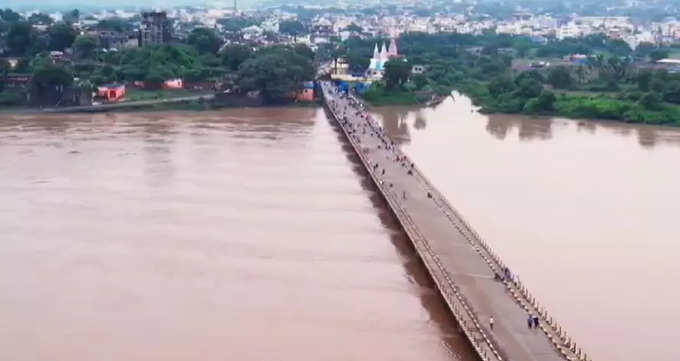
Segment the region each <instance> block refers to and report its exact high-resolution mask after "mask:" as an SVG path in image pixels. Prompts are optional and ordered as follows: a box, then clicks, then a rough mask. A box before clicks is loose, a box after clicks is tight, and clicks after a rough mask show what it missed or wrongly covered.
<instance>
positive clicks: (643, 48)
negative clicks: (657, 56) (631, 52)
mask: <svg viewBox="0 0 680 361" xmlns="http://www.w3.org/2000/svg"><path fill="white" fill-rule="evenodd" d="M655 49H656V45H654V44H653V43H650V42H646V41H643V42H641V43H640V44H638V46H637V47H635V56H637V57H639V58H646V57H648V56H649V54H650V53H651V52H652V51H654V50H655Z"/></svg>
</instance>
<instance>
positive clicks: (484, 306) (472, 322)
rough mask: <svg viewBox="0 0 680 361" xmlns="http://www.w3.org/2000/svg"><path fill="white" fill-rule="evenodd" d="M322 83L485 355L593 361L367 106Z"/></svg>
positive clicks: (335, 114) (487, 360) (490, 359)
mask: <svg viewBox="0 0 680 361" xmlns="http://www.w3.org/2000/svg"><path fill="white" fill-rule="evenodd" d="M321 88H322V90H323V94H324V104H325V106H326V108H327V110H328V112H329V114H330V116H331V117H332V118H333V119H334V120H335V121H337V123H338V125H339V126H340V128H341V129H342V130H343V132H344V134H345V136H346V137H347V139H348V141H349V142H350V143H351V145H352V146H353V148H354V150H355V152H356V154H357V155H358V156H359V158H360V159H361V162H362V163H363V165H364V167H365V168H366V170H367V172H368V174H369V175H370V177H371V178H372V179H373V182H374V183H375V185H376V187H377V188H378V190H379V191H380V192H381V194H382V195H383V197H384V198H385V200H386V201H387V203H388V204H389V206H390V208H391V209H392V211H393V213H394V215H395V216H396V217H397V219H398V220H399V222H400V223H401V225H402V227H403V229H404V231H405V232H406V233H407V234H408V236H409V238H410V239H411V242H412V243H413V246H414V247H415V249H416V251H417V252H418V254H419V256H420V258H421V259H422V261H423V263H424V264H425V266H426V267H427V269H428V271H429V273H430V276H431V277H432V279H433V280H434V282H435V283H436V285H437V288H438V289H439V291H440V293H441V295H442V297H443V298H444V300H445V301H446V303H447V304H448V306H449V309H450V310H451V313H452V315H453V317H455V319H456V321H457V322H458V324H459V326H460V329H461V330H462V332H464V333H465V335H466V336H467V339H468V340H469V341H470V343H471V344H472V347H473V348H474V349H475V351H476V352H477V354H478V355H479V357H480V358H481V359H482V360H484V361H496V360H497V361H503V360H508V361H510V360H511V361H553V360H555V361H557V360H579V361H586V360H590V358H589V357H588V356H587V355H586V354H585V352H584V351H582V350H581V349H580V348H579V347H578V346H577V345H576V343H575V342H574V341H573V340H572V339H571V338H570V337H569V336H568V335H567V333H566V332H565V331H564V330H563V329H562V327H561V326H559V325H558V324H557V322H556V321H555V320H554V319H553V318H552V317H551V316H550V315H549V313H548V312H547V311H546V309H545V308H544V307H543V306H542V305H541V304H540V303H539V302H538V301H537V300H536V299H535V298H534V297H533V296H532V295H531V294H530V293H529V291H528V290H527V289H526V287H524V286H523V285H522V283H521V282H520V281H519V279H518V278H517V277H515V276H514V275H512V273H511V271H510V270H509V269H508V268H507V266H506V265H505V264H504V263H503V262H502V261H501V259H500V258H499V257H498V255H496V254H495V253H494V252H493V251H492V250H491V248H490V247H489V246H488V244H487V243H486V242H485V241H484V240H483V239H482V238H481V237H480V236H479V235H478V234H477V233H476V232H475V231H474V230H473V229H472V228H471V227H470V225H468V224H467V222H465V220H464V219H463V217H462V216H461V215H460V213H458V212H457V211H456V210H455V209H454V208H453V206H451V205H450V204H449V203H448V201H447V200H446V199H445V198H444V196H442V195H441V194H440V193H439V191H437V189H436V188H435V187H434V186H432V184H431V183H430V182H429V181H428V180H427V178H426V177H425V176H424V175H423V174H422V173H421V172H420V171H419V170H418V167H417V166H416V165H415V164H414V163H412V162H411V161H410V160H409V159H408V157H406V156H405V155H404V154H403V153H401V152H400V150H399V149H398V147H396V146H395V144H394V143H393V142H392V140H391V139H389V137H388V136H387V135H386V134H385V133H384V132H383V130H382V128H381V127H380V125H379V124H378V123H377V122H375V121H374V120H373V119H372V118H371V117H370V116H369V115H368V114H367V112H365V111H364V110H363V107H364V106H363V104H362V103H361V102H360V101H359V100H358V99H356V98H354V97H352V96H351V95H350V96H346V95H343V94H340V93H338V92H337V91H336V88H335V87H334V86H333V85H332V83H330V82H322V83H321ZM496 275H498V277H496ZM529 315H534V316H538V318H539V326H538V327H535V328H529V327H528V325H527V324H528V322H527V321H528V318H529ZM491 317H493V319H494V324H493V327H492V326H491V324H490V319H491Z"/></svg>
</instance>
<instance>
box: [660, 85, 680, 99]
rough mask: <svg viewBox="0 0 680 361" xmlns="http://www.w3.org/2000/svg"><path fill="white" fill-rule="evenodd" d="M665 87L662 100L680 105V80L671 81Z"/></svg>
mask: <svg viewBox="0 0 680 361" xmlns="http://www.w3.org/2000/svg"><path fill="white" fill-rule="evenodd" d="M665 85H666V86H665V87H664V89H663V99H664V100H665V101H667V102H671V103H675V104H680V80H672V81H669V82H668V83H667V84H665Z"/></svg>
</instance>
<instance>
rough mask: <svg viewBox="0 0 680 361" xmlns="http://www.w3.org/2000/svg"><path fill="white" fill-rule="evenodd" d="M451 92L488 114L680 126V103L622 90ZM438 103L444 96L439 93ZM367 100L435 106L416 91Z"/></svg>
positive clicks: (465, 87) (471, 87)
mask: <svg viewBox="0 0 680 361" xmlns="http://www.w3.org/2000/svg"><path fill="white" fill-rule="evenodd" d="M449 89H450V90H451V91H459V92H461V93H462V94H465V95H466V96H468V97H470V98H471V99H472V101H473V103H474V104H475V105H477V106H479V107H480V109H479V111H480V112H482V113H485V114H525V115H540V116H557V117H565V118H571V119H590V120H608V121H612V120H613V121H620V122H625V123H641V124H654V125H666V126H675V127H677V126H680V106H678V105H675V104H671V103H664V102H662V101H660V100H658V99H649V98H648V97H647V96H646V95H645V94H636V93H624V92H620V93H619V94H620V95H619V96H612V95H610V94H609V93H604V92H590V93H578V94H571V93H568V92H551V91H544V92H543V93H541V94H540V95H539V96H536V97H531V98H530V97H522V96H521V95H517V96H514V97H512V98H510V97H507V95H508V94H501V95H506V96H505V97H503V98H501V97H494V96H493V95H492V94H491V92H490V91H489V85H488V84H487V83H483V82H471V81H468V82H463V83H460V84H459V85H458V86H456V87H451V88H449ZM437 98H438V101H437V102H436V103H437V104H438V103H439V102H441V100H443V99H444V98H445V97H442V96H438V97H437ZM364 99H365V100H366V101H368V102H369V103H370V104H371V105H374V106H387V105H433V104H428V101H426V100H425V98H423V97H422V96H419V94H418V93H417V92H412V91H407V90H396V91H394V90H387V89H385V88H382V87H379V88H377V90H376V91H373V92H371V91H367V92H366V94H365V95H364Z"/></svg>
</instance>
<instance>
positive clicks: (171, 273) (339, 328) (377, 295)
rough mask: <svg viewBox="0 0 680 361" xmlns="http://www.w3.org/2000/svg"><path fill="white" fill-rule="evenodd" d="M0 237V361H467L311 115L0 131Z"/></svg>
mask: <svg viewBox="0 0 680 361" xmlns="http://www.w3.org/2000/svg"><path fill="white" fill-rule="evenodd" d="M479 136H483V134H480V135H479ZM414 144H415V143H414ZM452 159H453V158H452ZM0 234H1V235H2V236H1V237H0V319H2V322H0V360H12V361H34V360H60V361H70V360H83V361H84V360H103V361H108V360H111V361H113V360H116V361H119V360H140V361H141V360H144V361H153V360H163V361H172V360H192V359H195V360H205V361H210V360H240V361H244V360H246V361H247V360H253V361H261V360H291V361H303V360H310V361H318V360H338V361H340V360H342V361H346V360H390V361H392V360H451V359H453V360H466V361H467V360H472V359H473V358H472V357H471V356H470V355H471V354H470V350H469V348H468V347H467V346H466V344H465V343H464V342H463V340H462V338H461V336H460V335H459V333H458V331H457V330H456V328H455V325H454V324H453V323H452V320H451V317H450V315H449V312H448V310H447V309H446V308H445V306H444V304H443V303H442V301H441V298H440V296H439V295H438V294H437V293H436V292H435V291H434V290H433V285H432V284H431V283H430V281H429V280H428V278H427V277H426V275H425V273H424V268H423V267H422V265H421V264H420V263H419V261H418V259H417V257H416V255H415V254H414V252H413V250H412V248H411V247H410V245H409V243H408V241H407V240H406V239H405V238H404V235H403V233H402V232H400V230H399V229H398V228H397V227H396V225H395V223H394V219H393V218H392V217H391V215H390V214H389V213H388V212H387V211H386V209H385V205H384V204H383V203H382V202H381V200H380V198H379V197H378V196H377V195H376V193H375V192H374V191H373V189H372V187H371V186H370V183H368V182H367V181H366V180H365V178H364V177H363V175H362V173H361V170H360V168H359V166H358V165H357V163H355V162H354V161H353V156H352V154H351V153H349V148H348V147H347V146H346V145H344V144H343V142H342V138H341V137H340V136H339V134H338V133H337V132H336V131H335V130H334V129H333V127H332V126H331V124H330V123H329V121H328V120H327V119H326V117H325V114H324V113H323V111H322V110H320V109H276V108H271V109H245V110H228V111H223V112H205V113H181V112H179V113H149V114H145V113H134V114H113V115H105V114H101V115H73V116H61V115H55V116H40V117H30V116H7V115H0ZM574 289H577V288H576V287H575V288H574ZM585 291H587V290H584V291H583V292H585Z"/></svg>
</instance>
